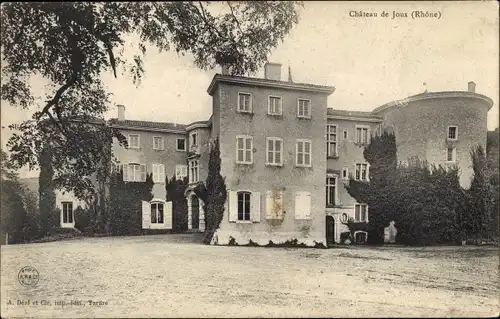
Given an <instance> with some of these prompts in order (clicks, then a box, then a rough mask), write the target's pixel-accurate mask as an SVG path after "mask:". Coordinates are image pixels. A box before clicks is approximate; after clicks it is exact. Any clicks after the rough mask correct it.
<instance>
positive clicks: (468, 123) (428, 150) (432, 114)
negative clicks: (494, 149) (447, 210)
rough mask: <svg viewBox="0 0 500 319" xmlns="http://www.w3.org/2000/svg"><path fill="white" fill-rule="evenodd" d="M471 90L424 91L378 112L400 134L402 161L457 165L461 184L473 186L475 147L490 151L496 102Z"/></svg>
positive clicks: (386, 125) (472, 87)
mask: <svg viewBox="0 0 500 319" xmlns="http://www.w3.org/2000/svg"><path fill="white" fill-rule="evenodd" d="M475 88H476V85H475V83H474V82H469V84H468V91H447V92H424V93H421V94H417V95H413V96H410V97H408V98H406V99H403V100H398V101H392V102H389V103H387V104H384V105H382V106H380V107H378V108H376V109H375V110H373V112H372V113H373V114H374V115H377V116H381V117H382V118H383V123H382V128H384V129H386V130H388V131H393V132H394V134H395V135H396V144H397V148H398V160H399V161H402V162H405V161H407V159H408V158H410V157H414V156H417V157H419V158H421V159H425V160H427V161H428V162H429V163H433V164H436V165H439V164H441V165H445V166H448V165H457V166H458V167H459V168H460V184H461V185H462V187H466V188H467V187H469V186H470V182H471V180H472V176H473V170H472V160H471V157H470V150H471V147H473V146H474V145H478V144H479V145H482V146H483V147H484V148H485V149H486V134H487V130H488V129H487V113H488V111H489V110H490V109H491V107H492V106H493V101H492V100H491V99H490V98H489V97H487V96H484V95H481V94H477V93H475Z"/></svg>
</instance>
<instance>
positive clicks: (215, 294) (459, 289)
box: [1, 235, 499, 318]
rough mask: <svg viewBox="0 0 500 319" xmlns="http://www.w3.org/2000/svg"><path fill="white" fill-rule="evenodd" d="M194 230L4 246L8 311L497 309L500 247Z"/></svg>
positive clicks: (243, 313)
mask: <svg viewBox="0 0 500 319" xmlns="http://www.w3.org/2000/svg"><path fill="white" fill-rule="evenodd" d="M194 236H195V235H156V236H143V237H121V238H117V237H115V238H86V239H76V240H68V241H60V242H52V243H44V244H30V245H12V246H2V248H1V249H2V250H1V284H2V288H1V310H2V313H1V317H3V318H13V317H23V318H26V317H37V318H39V317H46V318H49V317H50V318H56V317H64V318H71V317H214V316H215V317H292V316H298V317H306V316H308V317H311V316H313V317H339V316H340V317H366V316H370V317H374V316H378V317H399V316H418V317H436V316H439V317H441V316H445V317H451V316H461V317H467V316H472V317H477V316H484V317H486V316H488V317H491V316H496V315H498V314H499V298H498V295H499V288H498V284H499V279H498V275H499V259H498V248H496V247H481V248H479V247H438V248H395V247H383V248H368V247H347V248H333V249H283V248H253V247H214V246H204V245H200V244H197V243H195V242H194V240H193V237H194ZM23 266H32V267H34V268H36V269H37V270H38V272H39V282H38V284H37V285H36V286H34V287H25V286H22V285H21V284H20V282H19V280H18V272H19V270H20V269H21V268H22V267H23ZM90 300H92V303H90V302H89V301H90ZM20 301H23V302H25V303H27V302H28V301H29V304H25V305H20V304H18V303H20ZM72 301H73V304H70V303H71V302H72ZM37 302H38V304H36V303H37ZM64 303H66V304H64Z"/></svg>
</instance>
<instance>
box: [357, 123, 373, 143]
mask: <svg viewBox="0 0 500 319" xmlns="http://www.w3.org/2000/svg"><path fill="white" fill-rule="evenodd" d="M369 130H370V128H369V127H368V126H358V125H356V143H357V144H367V143H368V135H369V133H368V132H369Z"/></svg>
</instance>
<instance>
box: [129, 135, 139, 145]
mask: <svg viewBox="0 0 500 319" xmlns="http://www.w3.org/2000/svg"><path fill="white" fill-rule="evenodd" d="M128 148H139V134H129V135H128Z"/></svg>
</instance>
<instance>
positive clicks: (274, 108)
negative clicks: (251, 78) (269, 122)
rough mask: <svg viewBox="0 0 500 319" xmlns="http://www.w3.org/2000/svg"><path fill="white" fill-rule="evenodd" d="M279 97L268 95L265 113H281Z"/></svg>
mask: <svg viewBox="0 0 500 319" xmlns="http://www.w3.org/2000/svg"><path fill="white" fill-rule="evenodd" d="M281 106H282V105H281V97H279V96H269V100H268V106H267V113H268V114H270V115H282V114H283V113H282V111H283V110H282V107H281Z"/></svg>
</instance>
